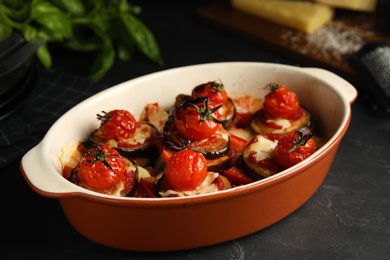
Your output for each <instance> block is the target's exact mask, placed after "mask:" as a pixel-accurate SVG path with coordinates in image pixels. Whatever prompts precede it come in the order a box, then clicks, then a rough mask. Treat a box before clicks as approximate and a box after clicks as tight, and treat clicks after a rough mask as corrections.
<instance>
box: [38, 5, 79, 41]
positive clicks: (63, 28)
mask: <svg viewBox="0 0 390 260" xmlns="http://www.w3.org/2000/svg"><path fill="white" fill-rule="evenodd" d="M31 19H33V20H35V21H36V22H38V23H39V24H40V25H41V26H42V27H43V28H45V29H47V30H48V31H51V32H53V34H52V35H53V36H54V37H55V38H57V39H58V40H64V39H66V38H71V37H72V36H73V31H72V25H71V22H70V20H69V18H68V17H67V16H66V15H65V13H63V12H62V11H61V10H60V9H59V8H58V7H56V6H54V5H53V4H51V3H50V2H48V1H44V0H33V3H32V5H31Z"/></svg>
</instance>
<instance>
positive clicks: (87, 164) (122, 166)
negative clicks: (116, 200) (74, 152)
mask: <svg viewBox="0 0 390 260" xmlns="http://www.w3.org/2000/svg"><path fill="white" fill-rule="evenodd" d="M100 149H101V152H102V153H107V154H109V155H106V156H104V159H105V161H106V162H107V163H108V164H109V165H110V166H111V168H112V170H111V169H110V168H108V167H107V166H106V165H105V164H104V163H103V162H101V161H99V160H98V161H96V162H91V161H93V160H94V159H95V156H93V155H91V154H90V153H86V154H85V155H84V156H83V158H82V159H81V161H80V163H79V165H78V167H77V169H76V171H77V176H78V179H79V181H80V183H82V184H85V185H87V186H88V187H91V188H93V189H96V190H105V189H108V188H111V187H113V186H114V185H115V184H117V183H118V182H119V181H120V180H122V179H123V177H124V174H125V170H126V162H125V160H124V159H123V158H122V157H121V156H120V154H119V153H118V152H117V151H116V150H115V149H114V148H112V147H111V146H109V145H101V146H100ZM88 152H99V150H98V148H92V149H89V150H88Z"/></svg>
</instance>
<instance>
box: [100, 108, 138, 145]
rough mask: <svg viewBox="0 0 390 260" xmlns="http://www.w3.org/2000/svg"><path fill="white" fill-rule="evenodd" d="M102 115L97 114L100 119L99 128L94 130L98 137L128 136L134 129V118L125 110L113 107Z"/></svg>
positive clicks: (132, 133)
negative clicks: (113, 108)
mask: <svg viewBox="0 0 390 260" xmlns="http://www.w3.org/2000/svg"><path fill="white" fill-rule="evenodd" d="M102 113H103V115H100V114H98V115H97V118H98V119H99V120H100V121H101V124H100V127H99V129H98V130H97V131H96V132H95V137H97V138H100V139H119V138H124V139H126V138H130V137H132V136H133V135H134V133H135V130H136V120H135V118H134V116H133V115H132V114H131V113H130V112H129V111H127V110H124V109H115V110H111V111H110V112H108V113H106V112H104V111H102Z"/></svg>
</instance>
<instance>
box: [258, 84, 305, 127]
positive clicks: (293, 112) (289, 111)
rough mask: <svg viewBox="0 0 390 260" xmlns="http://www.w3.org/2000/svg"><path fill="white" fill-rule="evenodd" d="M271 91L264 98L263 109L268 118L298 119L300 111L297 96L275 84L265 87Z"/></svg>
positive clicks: (282, 86)
mask: <svg viewBox="0 0 390 260" xmlns="http://www.w3.org/2000/svg"><path fill="white" fill-rule="evenodd" d="M266 87H267V88H269V89H270V90H271V92H270V93H268V94H267V95H266V96H265V97H264V103H263V109H264V112H265V115H266V116H267V117H269V118H284V119H291V120H294V119H299V118H300V116H301V115H302V110H301V107H300V104H299V101H298V97H297V95H296V94H295V93H294V92H293V91H292V90H290V89H287V88H285V87H284V85H279V84H276V83H271V84H268V85H267V86H266Z"/></svg>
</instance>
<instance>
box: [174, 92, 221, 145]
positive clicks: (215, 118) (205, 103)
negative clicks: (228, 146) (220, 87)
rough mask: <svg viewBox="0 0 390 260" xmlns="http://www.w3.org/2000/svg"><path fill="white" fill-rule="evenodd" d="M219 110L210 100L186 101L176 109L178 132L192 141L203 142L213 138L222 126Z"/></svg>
mask: <svg viewBox="0 0 390 260" xmlns="http://www.w3.org/2000/svg"><path fill="white" fill-rule="evenodd" d="M218 108H219V106H215V104H214V103H211V102H209V99H208V98H196V99H189V100H186V101H184V102H183V103H182V104H181V105H179V106H178V107H177V108H176V109H175V126H176V129H177V131H179V133H180V134H181V135H182V136H183V137H184V138H187V139H190V140H202V139H205V138H208V137H210V136H212V135H213V134H214V133H215V132H216V131H217V130H218V128H219V127H220V126H221V122H220V121H219V119H220V114H219V113H218V111H217V110H218Z"/></svg>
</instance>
